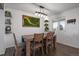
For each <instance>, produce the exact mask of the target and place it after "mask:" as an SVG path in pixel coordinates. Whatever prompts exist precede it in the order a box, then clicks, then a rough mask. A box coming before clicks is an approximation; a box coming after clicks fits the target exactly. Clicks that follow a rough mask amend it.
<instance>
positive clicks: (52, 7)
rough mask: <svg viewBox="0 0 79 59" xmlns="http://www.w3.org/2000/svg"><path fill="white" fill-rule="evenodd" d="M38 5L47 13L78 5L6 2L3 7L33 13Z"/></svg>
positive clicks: (59, 11)
mask: <svg viewBox="0 0 79 59" xmlns="http://www.w3.org/2000/svg"><path fill="white" fill-rule="evenodd" d="M38 5H41V6H44V7H45V8H46V9H47V11H48V13H52V14H57V13H62V12H64V11H66V10H69V9H73V8H76V7H79V3H7V4H5V7H6V8H7V7H8V8H14V9H18V10H23V11H28V12H32V13H34V12H35V11H36V10H38V9H39V7H38Z"/></svg>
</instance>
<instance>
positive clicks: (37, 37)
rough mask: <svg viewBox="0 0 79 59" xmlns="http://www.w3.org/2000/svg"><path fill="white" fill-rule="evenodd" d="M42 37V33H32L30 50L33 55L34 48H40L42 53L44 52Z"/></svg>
mask: <svg viewBox="0 0 79 59" xmlns="http://www.w3.org/2000/svg"><path fill="white" fill-rule="evenodd" d="M43 37H44V33H35V34H34V38H33V42H32V44H31V50H32V52H33V55H35V52H36V50H37V49H40V48H41V52H42V54H44V51H43ZM39 52H40V51H39Z"/></svg>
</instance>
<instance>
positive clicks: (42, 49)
mask: <svg viewBox="0 0 79 59" xmlns="http://www.w3.org/2000/svg"><path fill="white" fill-rule="evenodd" d="M42 55H44V50H43V46H42Z"/></svg>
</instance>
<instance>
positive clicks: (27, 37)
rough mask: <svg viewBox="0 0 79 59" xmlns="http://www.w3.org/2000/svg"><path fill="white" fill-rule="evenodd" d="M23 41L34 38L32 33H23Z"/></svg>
mask: <svg viewBox="0 0 79 59" xmlns="http://www.w3.org/2000/svg"><path fill="white" fill-rule="evenodd" d="M45 36H46V34H44V37H45ZM23 38H24V41H32V40H33V38H34V34H31V35H23Z"/></svg>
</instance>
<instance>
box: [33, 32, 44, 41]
mask: <svg viewBox="0 0 79 59" xmlns="http://www.w3.org/2000/svg"><path fill="white" fill-rule="evenodd" d="M43 37H44V33H35V34H34V41H36V42H40V41H42V40H43Z"/></svg>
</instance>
